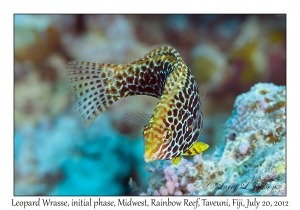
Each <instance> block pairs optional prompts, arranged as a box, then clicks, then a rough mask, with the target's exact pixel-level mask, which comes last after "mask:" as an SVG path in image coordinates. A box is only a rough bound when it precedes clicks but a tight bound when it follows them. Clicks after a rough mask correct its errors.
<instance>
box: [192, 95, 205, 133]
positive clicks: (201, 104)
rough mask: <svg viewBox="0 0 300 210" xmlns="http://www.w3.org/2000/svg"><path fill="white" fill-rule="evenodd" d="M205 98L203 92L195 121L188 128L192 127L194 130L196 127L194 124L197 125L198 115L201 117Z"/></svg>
mask: <svg viewBox="0 0 300 210" xmlns="http://www.w3.org/2000/svg"><path fill="white" fill-rule="evenodd" d="M205 96H206V90H205V91H204V94H203V97H202V100H201V101H200V107H199V110H198V111H197V115H196V118H195V120H194V121H193V123H192V124H191V125H190V127H192V128H194V127H195V126H196V123H197V121H198V119H199V118H200V115H201V113H202V107H203V103H204V100H205Z"/></svg>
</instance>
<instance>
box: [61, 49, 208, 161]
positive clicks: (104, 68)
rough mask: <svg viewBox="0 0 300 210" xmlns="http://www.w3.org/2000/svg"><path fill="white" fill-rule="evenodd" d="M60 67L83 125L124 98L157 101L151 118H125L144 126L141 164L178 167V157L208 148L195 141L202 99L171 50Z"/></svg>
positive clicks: (194, 81) (201, 124) (201, 121)
mask: <svg viewBox="0 0 300 210" xmlns="http://www.w3.org/2000/svg"><path fill="white" fill-rule="evenodd" d="M66 69H67V72H66V76H67V83H68V89H69V92H70V93H71V101H72V104H73V107H74V110H75V113H76V115H77V116H78V118H79V121H80V122H81V123H82V125H83V126H84V127H87V126H89V125H90V124H91V123H92V122H93V121H94V120H95V119H96V118H97V117H98V116H99V114H101V113H102V112H104V111H105V110H106V109H107V108H108V107H109V106H111V105H112V104H113V103H114V102H116V101H117V100H120V99H122V98H124V97H128V96H135V95H147V96H152V97H155V98H158V99H159V101H158V103H157V105H156V107H155V109H154V111H153V113H152V114H144V115H143V116H139V117H137V116H134V115H131V116H129V117H130V118H132V120H134V121H136V122H140V123H144V129H143V136H144V142H145V146H144V160H145V162H152V161H155V160H170V159H171V160H172V163H173V164H178V162H179V161H180V159H181V157H182V156H183V155H186V156H193V155H197V154H201V153H202V152H203V151H205V150H207V149H208V148H209V145H208V144H206V143H203V142H198V141H197V140H198V137H199V135H200V133H201V131H202V127H203V115H202V105H203V102H204V98H205V97H202V100H200V93H199V88H198V84H197V82H196V79H195V77H194V76H193V74H192V71H191V69H190V68H189V67H188V66H187V65H186V64H185V63H184V61H183V59H182V58H181V56H180V54H179V53H178V52H177V50H176V49H175V48H173V47H172V46H170V45H162V46H158V47H155V48H154V49H152V50H151V51H149V52H148V53H146V54H145V55H144V57H141V58H139V59H137V60H134V61H132V62H130V63H127V64H110V63H95V62H86V61H81V62H79V61H71V62H69V63H68V64H67V67H66ZM145 121H148V122H145Z"/></svg>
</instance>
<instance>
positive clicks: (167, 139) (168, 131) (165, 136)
mask: <svg viewBox="0 0 300 210" xmlns="http://www.w3.org/2000/svg"><path fill="white" fill-rule="evenodd" d="M171 134H172V132H171V131H170V130H169V129H167V131H166V132H165V134H164V136H163V137H164V139H163V141H164V142H168V141H170V140H171V137H172V135H171Z"/></svg>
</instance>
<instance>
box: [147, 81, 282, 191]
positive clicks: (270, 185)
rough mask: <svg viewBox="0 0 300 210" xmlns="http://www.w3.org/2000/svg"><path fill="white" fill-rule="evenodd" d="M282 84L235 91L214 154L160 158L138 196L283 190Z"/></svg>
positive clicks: (260, 85) (262, 85)
mask: <svg viewBox="0 0 300 210" xmlns="http://www.w3.org/2000/svg"><path fill="white" fill-rule="evenodd" d="M285 108H286V89H285V87H284V86H276V85H274V84H262V83H259V84H256V85H255V86H253V87H252V88H251V90H250V91H249V92H247V93H244V94H242V95H239V96H238V97H237V99H236V101H235V104H234V110H233V112H232V116H231V118H230V119H229V120H228V121H227V123H226V127H225V140H226V141H225V146H224V149H223V150H216V151H215V153H214V154H212V155H206V156H205V157H202V155H196V156H194V158H193V160H192V161H188V160H186V159H184V158H182V160H181V161H180V162H179V164H178V165H173V164H171V162H170V161H165V162H164V163H162V162H158V163H157V165H156V166H155V168H152V169H151V171H152V173H153V175H152V176H151V177H150V180H151V181H149V185H148V188H147V193H142V195H145V194H147V195H181V194H182V195H285V194H286V191H285V185H286V184H285V182H286V180H285V174H286V169H285V142H286V122H285V120H286V111H285Z"/></svg>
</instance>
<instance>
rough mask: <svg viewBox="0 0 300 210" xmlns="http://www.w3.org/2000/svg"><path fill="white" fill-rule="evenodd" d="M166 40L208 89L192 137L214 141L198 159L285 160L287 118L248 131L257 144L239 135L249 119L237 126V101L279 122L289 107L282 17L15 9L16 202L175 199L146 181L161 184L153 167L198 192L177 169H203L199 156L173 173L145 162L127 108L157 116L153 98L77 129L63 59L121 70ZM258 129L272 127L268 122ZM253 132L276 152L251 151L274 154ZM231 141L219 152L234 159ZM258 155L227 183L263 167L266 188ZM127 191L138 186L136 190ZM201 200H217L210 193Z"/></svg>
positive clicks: (124, 102)
mask: <svg viewBox="0 0 300 210" xmlns="http://www.w3.org/2000/svg"><path fill="white" fill-rule="evenodd" d="M163 44H168V45H172V46H173V47H174V48H175V49H176V50H177V51H178V52H179V53H180V55H181V57H182V58H183V60H184V62H185V63H186V64H187V65H188V66H189V67H190V68H191V69H192V71H193V74H194V75H195V77H196V80H197V82H198V85H199V88H200V93H203V92H204V91H206V98H205V103H204V107H203V114H204V128H203V130H202V133H201V135H200V137H199V141H202V142H205V143H208V144H209V145H210V148H209V149H208V150H207V151H205V153H204V154H203V161H204V162H205V161H206V163H207V164H206V165H209V164H212V163H209V164H208V162H209V161H212V162H213V161H214V162H216V161H215V160H214V159H218V161H219V162H220V160H222V161H223V162H225V163H226V164H229V162H230V161H233V164H235V165H238V166H240V165H239V164H241V165H242V163H244V162H247V161H248V160H249V158H248V157H247V155H249V157H250V155H251V154H250V153H251V151H254V150H255V151H256V153H255V154H254V155H252V156H251V158H253V157H261V156H263V157H266V156H268V154H269V153H270V154H271V155H270V157H269V159H270V161H271V159H272V160H277V162H280V161H283V162H285V156H284V153H283V152H281V153H280V154H277V153H276V152H278V151H277V147H278V148H279V149H280V148H281V149H282V148H283V147H285V127H284V125H283V124H285V119H284V118H282V119H283V121H280V122H277V121H276V120H275V122H276V123H277V124H278V125H279V124H280V125H281V126H282V127H280V129H278V130H276V131H275V133H276V135H275V134H274V135H270V133H261V134H257V133H254V134H253V135H255V138H257V141H256V140H255V141H254V142H255V143H253V142H250V143H249V142H248V141H246V140H245V139H246V137H245V135H244V133H246V132H250V130H249V129H248V127H247V123H245V122H244V124H242V125H241V124H239V123H238V122H240V121H247V122H248V121H251V119H252V118H251V119H250V118H246V119H240V118H242V117H241V116H244V113H246V112H247V109H246V111H245V110H243V108H239V105H241V104H249V103H253V104H254V103H255V102H257V103H259V106H260V107H264V106H265V107H264V108H261V109H263V110H264V111H266V113H269V114H270V113H272V114H274V113H276V114H277V115H278V116H279V115H280V114H282V113H279V112H280V111H282V110H280V109H284V110H285V108H284V107H285V88H283V87H282V86H285V85H286V16H285V15H208V14H206V15H21V14H20V15H14V193H15V195H138V194H140V193H141V192H145V193H144V194H157V195H158V194H161V195H164V193H166V195H168V194H176V193H175V191H174V189H173V190H172V189H171V190H170V188H172V186H171V187H170V186H167V185H168V184H166V186H163V187H162V185H163V183H159V184H158V183H155V184H153V183H154V182H155V180H154V179H153V177H159V175H155V173H157V172H164V173H165V175H168V176H171V175H172V174H173V175H174V173H175V174H177V175H178V177H177V179H180V181H181V182H183V180H185V179H184V178H183V177H187V180H185V182H186V183H183V185H184V186H185V188H186V192H187V193H195V192H196V191H195V190H193V189H194V188H195V186H192V185H190V184H191V183H196V181H195V180H194V179H195V178H193V179H192V178H191V177H198V175H199V174H198V175H196V174H195V175H194V176H193V174H192V172H189V174H188V175H185V174H186V172H185V171H184V170H188V169H183V168H184V167H181V166H183V164H187V165H188V167H194V165H191V164H190V165H189V163H188V161H194V162H195V164H196V165H195V167H194V168H197V167H198V165H197V164H200V162H201V161H199V157H198V156H197V157H196V160H195V158H194V159H193V157H192V158H187V160H184V161H182V163H181V165H180V166H178V167H179V168H176V170H175V169H174V168H170V165H164V164H165V163H166V162H167V161H157V162H158V163H159V164H160V162H162V163H161V164H162V165H161V166H157V167H158V168H157V169H156V170H155V173H154V174H153V173H152V172H153V171H152V172H151V169H149V167H152V165H151V164H149V163H145V162H144V159H143V152H144V142H143V137H142V129H143V128H142V126H140V125H137V124H134V123H133V122H131V121H128V120H127V119H126V118H125V113H128V112H137V113H138V112H139V113H152V112H153V109H154V107H155V105H156V103H157V101H158V100H157V99H156V98H152V97H148V96H134V97H127V98H124V99H121V100H120V101H118V102H116V103H114V104H113V105H112V106H111V107H110V108H108V109H107V110H106V111H105V112H104V113H102V114H101V115H100V116H99V117H98V118H97V119H96V120H95V121H94V122H93V123H92V124H91V125H90V126H89V127H88V128H83V127H82V126H81V124H80V123H79V121H78V119H77V117H76V116H75V114H74V112H73V108H72V105H71V103H70V101H71V100H70V99H71V97H70V95H69V94H68V89H67V85H66V78H65V74H66V68H65V67H66V64H67V62H69V61H72V60H77V61H82V60H83V61H92V62H103V63H116V64H118V63H128V62H131V61H133V60H135V59H138V58H140V57H142V56H143V55H144V54H146V53H147V52H148V51H149V50H151V49H152V48H153V47H155V46H160V45H163ZM257 83H273V84H274V85H276V86H273V85H271V84H268V85H265V86H264V85H260V84H257ZM255 84H257V85H256V86H254V85H255ZM278 86H281V87H278ZM251 87H254V88H252V89H251ZM250 90H251V91H250ZM266 90H274V92H275V93H276V94H274V95H272V94H273V93H274V92H272V93H271V92H270V93H269V95H270V97H267V99H265V98H264V99H263V100H256V98H255V99H253V100H252V99H251V97H252V95H255V94H256V93H255V91H257V92H260V93H261V94H262V93H263V95H265V94H266V93H268V91H266ZM249 91H250V92H249ZM246 92H249V93H251V94H252V95H251V97H249V98H250V99H251V100H250V99H248V98H245V95H242V96H240V97H238V96H239V95H241V94H242V93H246ZM277 96H278V97H277ZM270 98H272V100H277V101H275V102H274V104H273V105H272V107H273V108H272V109H271V108H268V107H270V106H269V105H268V103H272V102H270V101H271V99H270ZM236 100H237V101H236ZM262 101H263V102H262ZM282 101H284V102H282ZM262 103H263V104H262ZM234 105H235V107H234ZM233 110H234V111H233ZM251 110H252V109H251ZM251 110H250V111H251ZM274 110H276V112H275V111H274ZM278 110H279V111H278ZM250 111H249V110H248V112H250ZM273 112H274V113H273ZM277 115H276V116H277ZM284 115H285V113H284ZM252 116H253V115H251V117H252ZM258 117H261V116H258ZM268 117H269V116H268ZM272 117H273V118H274V116H272ZM253 119H256V118H253ZM270 119H271V116H270ZM263 123H264V124H266V123H267V124H268V123H270V121H269V118H268V119H267V120H265V121H263ZM228 124H231V125H234V127H232V126H228ZM235 124H238V125H235ZM270 125H272V124H270ZM274 126H275V127H276V125H274ZM245 127H246V128H245ZM254 127H255V126H254ZM244 128H245V129H244ZM282 130H283V131H284V132H283V131H282ZM277 134H278V135H277ZM251 135H252V134H251ZM259 135H262V136H267V137H268V139H269V140H268V141H270V143H272V145H273V144H274V145H278V146H276V148H275V147H274V148H271V149H268V150H263V149H261V151H258V149H260V148H264V147H265V146H266V145H267V146H266V147H268V148H269V147H273V146H268V144H264V143H263V141H261V139H259V138H260V137H259ZM277 136H280V138H279V137H278V138H277ZM236 137H237V138H236ZM264 138H265V137H264ZM282 138H284V141H282ZM228 139H229V140H232V141H231V142H229V143H228V144H226V145H227V146H226V148H231V147H232V148H237V151H239V155H237V153H230V152H227V153H226V152H223V151H224V147H225V143H226V142H228ZM235 139H237V140H236V141H235ZM251 141H252V140H251ZM257 142H258V143H257ZM247 148H248V149H247ZM249 148H250V149H249ZM257 148H258V149H257ZM232 151H234V149H232ZM266 151H267V152H266ZM225 153H226V155H223V154H225ZM275 154H277V156H276V155H275ZM222 155H223V156H222ZM221 156H222V157H221ZM197 158H198V159H197ZM201 158H202V156H201ZM201 158H200V159H201ZM243 158H245V161H244V160H243ZM276 158H277V159H276ZM266 159H267V160H268V158H266ZM253 160H254V161H257V164H255V163H253V166H247V167H248V169H247V170H246V169H241V168H240V167H237V168H233V169H232V170H227V171H230V174H232V176H240V175H241V174H244V173H248V175H247V177H251V174H249V173H254V172H259V171H262V172H261V173H262V175H261V176H264V177H262V178H261V179H262V180H265V181H264V182H272V181H274V180H276V177H275V178H274V177H273V178H272V176H271V175H270V174H267V175H263V173H265V172H264V171H266V170H264V168H263V167H268V166H265V165H264V163H266V162H268V161H265V160H261V159H253ZM251 161H252V160H251ZM270 163H271V162H270ZM154 164H156V162H154ZM283 165H284V164H283V163H282V164H280V165H278V166H276V167H277V168H276V173H277V174H280V175H282V174H285V168H284V167H285V165H284V166H283ZM258 166H261V168H259V169H258ZM180 167H181V168H180ZM251 167H256V168H257V171H254V170H252V172H251V170H249V168H251ZM165 169H167V170H165ZM183 171H184V172H183ZM206 171H208V174H209V175H205V176H212V174H214V173H215V171H214V170H212V171H209V169H206ZM219 172H220V171H218V172H217V173H219ZM223 173H224V171H223V172H222V174H221V175H223ZM226 173H229V172H225V173H224V174H226ZM274 173H275V172H274ZM161 174H162V173H160V175H161ZM201 175H202V176H204V175H203V174H201ZM219 175H220V173H219ZM221 175H220V177H221ZM274 176H275V175H274ZM276 176H277V175H276ZM244 177H245V176H244ZM131 178H132V179H131ZM213 178H215V177H213ZM223 178H224V177H222V179H223ZM244 179H245V178H241V180H242V181H243V180H244ZM131 180H134V184H132V181H131ZM153 180H154V181H153ZM171 180H172V179H171ZM173 181H174V180H173ZM233 181H236V180H233ZM233 181H232V182H233ZM277 181H278V182H279V179H278V180H277ZM129 183H131V184H130V185H129ZM133 185H137V186H139V187H133ZM180 185H181V183H180ZM149 186H150V187H149ZM164 187H165V189H163V188H164ZM193 187H194V188H193ZM132 188H139V189H140V192H137V191H138V190H137V189H134V190H133V189H132ZM150 188H151V189H150ZM173 188H174V187H173ZM175 188H176V186H175ZM192 188H193V189H192ZM203 190H204V189H203ZM170 191H172V192H173V191H174V192H173V193H171V192H170ZM258 191H259V190H257V192H258ZM176 192H179V191H176ZM182 192H183V194H185V192H184V191H182ZM235 193H236V192H235ZM203 194H214V195H218V194H219V195H223V194H224V193H223V194H222V193H220V191H216V190H215V191H212V192H210V191H209V192H206V193H203ZM238 194H239V193H238ZM240 194H242V195H245V194H247V192H244V191H243V192H240ZM253 194H255V193H253ZM270 194H272V195H273V194H279V195H284V194H285V192H283V191H282V192H281V191H280V192H276V193H274V191H272V193H270ZM178 195H180V193H179V194H178Z"/></svg>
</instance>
